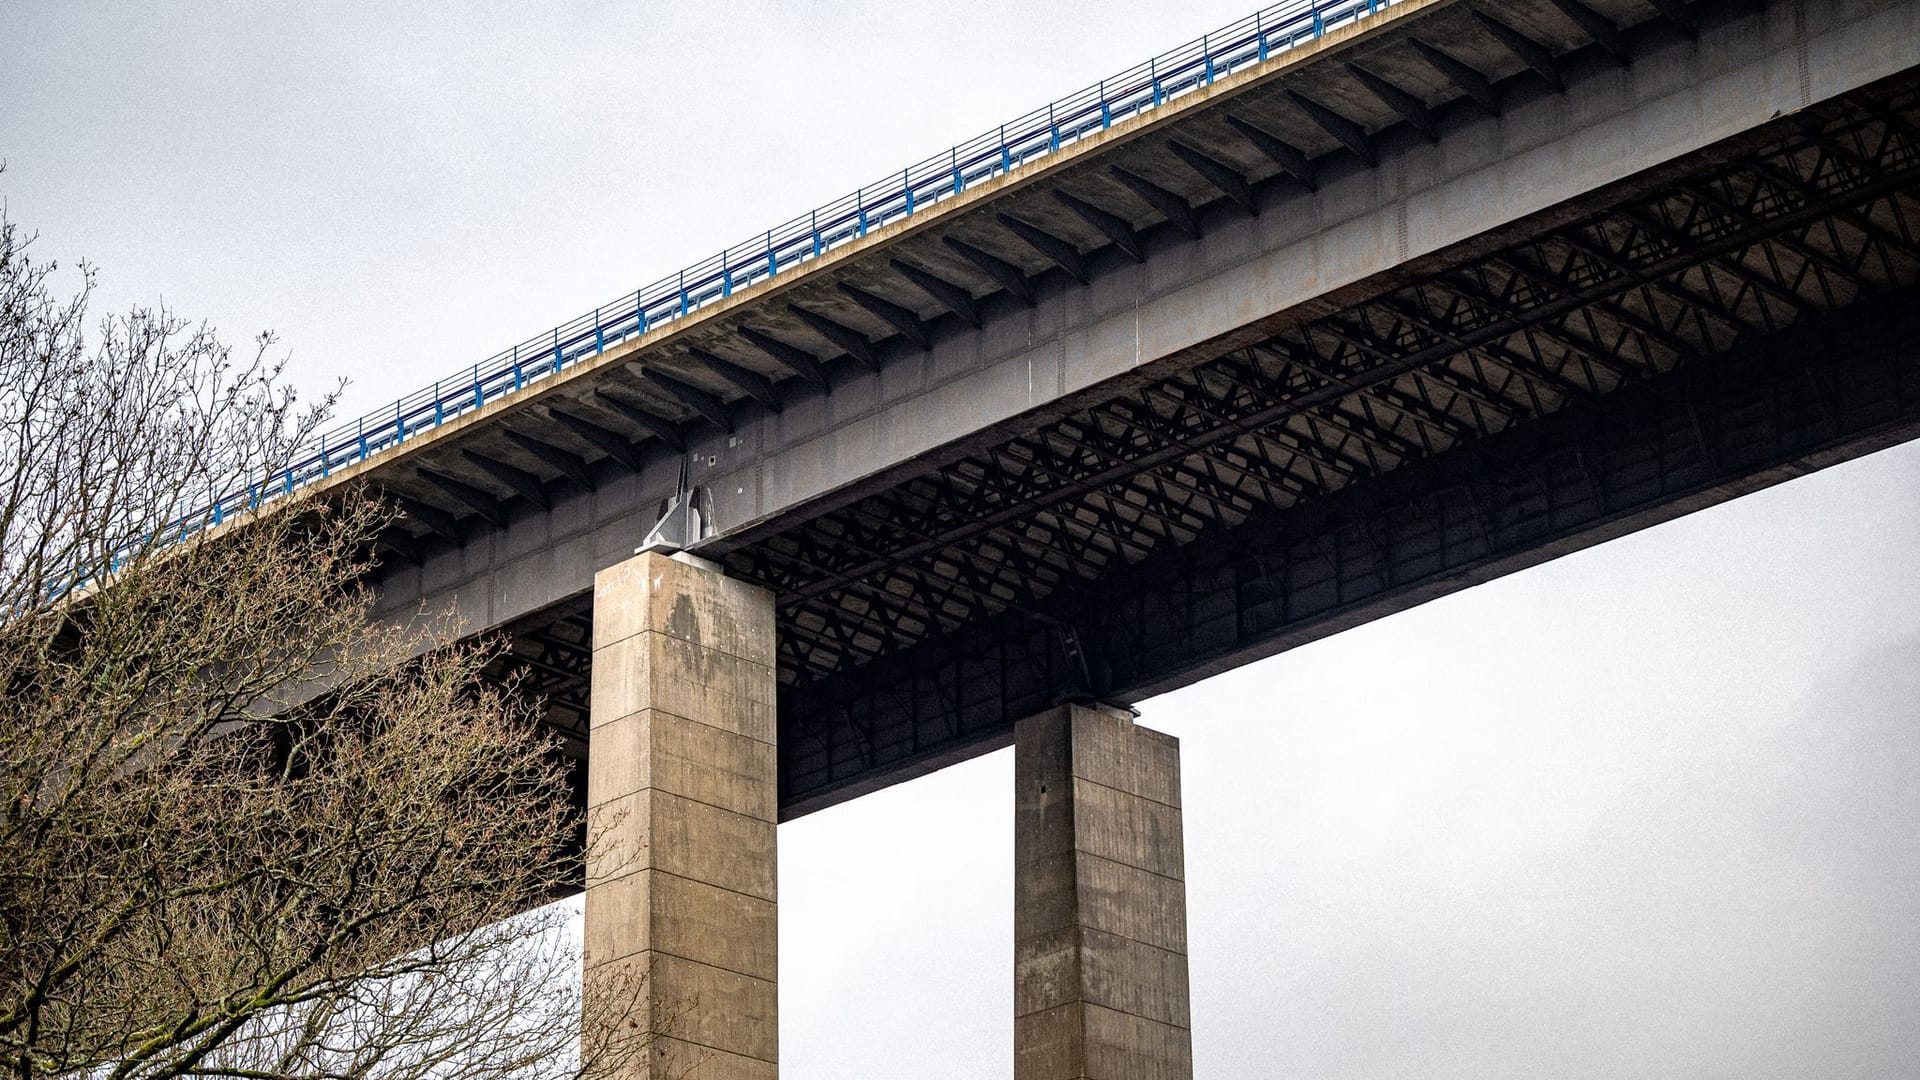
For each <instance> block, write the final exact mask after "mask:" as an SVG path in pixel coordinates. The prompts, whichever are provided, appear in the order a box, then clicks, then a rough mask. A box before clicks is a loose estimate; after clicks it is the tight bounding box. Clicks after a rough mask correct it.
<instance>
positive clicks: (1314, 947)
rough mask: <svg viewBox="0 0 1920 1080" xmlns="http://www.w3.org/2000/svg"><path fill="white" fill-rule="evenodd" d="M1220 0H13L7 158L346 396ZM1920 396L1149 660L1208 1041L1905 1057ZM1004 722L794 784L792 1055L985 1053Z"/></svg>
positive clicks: (59, 237)
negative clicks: (1576, 522) (1223, 649)
mask: <svg viewBox="0 0 1920 1080" xmlns="http://www.w3.org/2000/svg"><path fill="white" fill-rule="evenodd" d="M1245 3H1246V0H1233V2H1221V0H1191V2H1188V3H1183V4H1166V3H1158V4H1150V3H1143V2H1136V0H1112V2H1107V3H1098V4H1096V3H1087V2H1079V0H1067V2H1058V3H1053V4H1045V5H1035V4H1031V3H1025V2H1016V0H971V2H969V3H966V4H943V5H924V6H922V5H913V4H901V3H880V2H878V0H873V2H830V3H809V4H773V3H754V2H748V3H737V4H730V5H726V6H720V5H713V6H706V5H700V4H645V5H614V4H557V3H549V4H539V5H507V4H464V5H445V6H441V7H438V8H437V9H434V10H432V11H430V12H429V11H427V10H426V6H425V5H419V6H418V7H419V8H420V9H421V10H420V11H418V12H415V13H407V12H403V11H397V10H388V6H387V5H374V4H371V3H369V4H365V5H359V6H349V5H341V4H328V3H306V4H302V5H300V6H298V7H295V6H293V5H279V6H273V7H270V6H268V5H259V4H251V3H233V4H212V3H191V4H189V3H179V4H167V5H159V4H155V5H150V6H144V7H136V6H135V5H133V4H126V3H115V4H90V3H79V2H61V3H45V2H37V0H30V2H23V0H5V2H0V159H4V160H5V161H6V162H7V172H6V173H5V174H4V175H3V176H0V197H4V198H5V200H6V203H7V207H8V212H9V214H10V215H11V217H12V218H13V219H14V220H15V221H17V222H20V223H23V224H25V225H27V226H29V227H32V228H37V229H38V230H39V231H40V233H41V236H42V239H41V244H42V247H41V254H42V255H43V256H50V255H56V254H57V255H60V256H62V257H63V258H69V259H71V258H72V257H76V256H80V257H85V258H86V259H89V260H91V261H93V262H94V263H96V264H97V265H98V266H99V267H100V269H101V274H102V278H101V280H102V292H101V294H100V297H99V300H100V302H101V304H102V305H104V309H111V308H116V307H123V306H125V305H126V304H128V303H132V302H145V303H151V302H153V301H155V300H158V299H162V298H164V299H165V300H166V302H167V303H169V304H170V305H172V306H174V307H175V308H176V309H178V310H179V311H180V312H181V313H183V314H187V315H191V316H193V317H196V318H199V317H206V318H209V319H211V320H213V321H214V322H215V323H216V324H217V325H218V326H219V327H220V328H222V329H223V330H224V331H225V332H226V334H227V336H228V337H229V338H230V339H231V340H244V339H245V338H247V337H248V336H250V335H252V334H253V333H255V332H257V331H259V330H261V329H265V328H272V329H274V330H276V331H278V333H279V334H280V337H281V339H282V342H283V345H284V347H285V348H286V349H287V350H288V352H289V354H290V355H291V357H292V361H293V369H294V374H295V377H296V378H297V379H298V381H299V382H300V384H301V385H303V386H305V387H308V388H309V389H311V390H313V391H320V390H324V389H326V388H328V387H330V386H331V385H333V383H334V382H336V381H337V380H338V379H340V378H343V377H344V378H347V379H350V380H351V385H350V388H349V390H348V393H347V398H346V401H345V403H344V414H345V415H349V416H350V415H354V414H357V413H358V412H361V411H365V410H366V409H369V408H372V407H374V406H376V405H379V404H381V403H383V402H385V401H388V400H390V399H392V398H395V397H397V396H399V395H400V394H402V393H404V392H407V391H410V390H413V389H415V388H416V387H418V386H419V385H421V384H423V383H425V382H428V381H431V380H432V379H434V378H436V377H438V376H440V375H443V374H444V375H451V374H453V373H454V372H456V371H458V370H459V369H460V368H462V367H463V366H466V365H470V364H472V363H473V362H475V361H477V360H479V359H481V358H483V357H485V356H487V355H489V354H491V353H492V352H494V351H495V350H497V349H499V348H502V347H504V346H506V345H508V344H510V343H512V342H514V341H517V340H520V339H523V338H526V337H528V336H531V335H532V334H534V333H537V332H539V331H540V330H542V329H543V328H545V327H548V326H551V325H552V324H553V323H555V322H556V321H559V320H562V319H566V318H570V317H572V316H574V315H577V314H579V313H580V312H581V311H583V310H586V309H588V308H590V307H592V306H593V305H594V304H595V303H597V302H600V301H604V300H607V299H610V298H611V297H613V296H615V295H618V294H620V293H622V292H625V291H630V290H632V289H633V288H635V287H636V286H638V285H641V284H643V283H646V282H649V281H652V280H654V279H655V278H658V277H660V276H663V275H665V274H667V273H670V272H672V271H673V270H675V269H677V268H678V267H680V266H681V265H684V264H687V263H690V262H693V261H695V260H697V259H699V258H702V257H705V256H707V255H710V254H712V253H714V252H715V251H717V250H718V249H719V248H720V247H722V246H723V245H727V244H731V243H734V242H736V241H739V240H742V239H744V238H746V237H748V236H751V235H753V234H754V233H756V232H759V231H762V230H764V229H765V228H767V227H768V226H769V225H772V224H775V223H777V222H779V221H783V220H785V219H787V218H788V217H791V216H793V215H794V214H797V213H800V212H803V211H805V210H806V209H808V208H809V207H811V206H813V205H815V204H817V203H821V202H824V201H827V200H829V199H832V198H835V197H837V196H839V195H842V194H844V193H846V192H847V191H850V190H851V189H852V188H853V187H854V186H856V185H858V184H861V183H865V182H868V181H872V180H875V179H877V178H878V177H880V176H882V175H883V174H886V173H888V172H890V171H894V170H897V169H898V168H899V167H901V166H902V165H905V164H906V163H908V162H910V161H915V160H918V159H920V158H922V157H924V156H927V155H929V154H931V153H933V152H935V151H937V150H940V149H942V148H944V147H945V146H947V145H949V144H951V143H953V142H955V141H958V140H961V139H964V138H967V137H970V136H972V135H975V134H977V133H978V132H980V131H981V130H984V129H986V128H988V127H989V126H991V125H993V124H997V123H998V122H999V121H1001V120H1003V119H1006V118H1009V117H1011V116H1013V115H1015V114H1018V113H1020V112H1023V111H1025V110H1026V109H1028V108H1031V107H1033V106H1036V105H1039V104H1041V103H1043V102H1044V101H1046V100H1047V99H1048V98H1051V97H1055V96H1058V95H1060V94H1063V93H1065V92H1068V91H1071V90H1074V89H1077V88H1079V87H1080V86H1082V85H1084V84H1087V83H1090V82H1092V81H1093V80H1095V79H1096V78H1099V77H1101V76H1103V75H1106V74H1108V73H1110V72H1111V71H1114V70H1117V69H1119V68H1122V67H1125V66H1127V65H1128V64H1131V63H1133V62H1134V61H1136V60H1140V59H1143V58H1144V57H1146V56H1147V55H1148V54H1150V53H1153V52H1156V51H1159V50H1161V49H1164V48H1167V47H1169V46H1172V45H1175V44H1178V43H1180V42H1182V41H1184V40H1186V39H1188V38H1192V37H1196V36H1198V35H1199V34H1200V33H1201V32H1202V31H1206V30H1211V29H1213V28H1214V27H1215V26H1217V25H1219V24H1222V23H1225V22H1227V21H1230V20H1232V19H1234V18H1237V17H1239V16H1241V15H1244V14H1247V10H1243V5H1244V4H1245ZM1916 555H1920V446H1909V447H1904V448H1900V449H1897V450H1894V451H1890V452H1887V453H1883V454H1880V455H1877V456H1875V457H1872V458H1868V459H1864V460H1862V461H1858V462H1855V463H1853V464H1850V465H1846V466H1842V467H1839V468H1836V469H1832V470H1829V471H1827V472H1824V473H1820V474H1817V475H1815V476H1812V477H1808V478H1805V479H1802V480H1797V481H1795V482H1793V483H1791V484H1787V485H1784V486H1782V487H1778V488H1774V489H1772V490H1769V491H1766V492H1763V493H1761V494H1758V495H1754V496H1751V497H1748V498H1746V499H1743V500H1740V501H1738V502H1736V503H1733V504H1731V505H1728V506H1725V507H1721V508H1719V509H1716V510H1711V511H1707V512H1704V513H1701V514H1696V515H1694V516H1692V517H1689V518H1685V519H1682V520H1681V521H1678V522H1674V523H1671V524H1668V525H1665V526H1661V527H1659V528H1655V529H1652V530H1649V531H1646V532H1643V533H1640V534H1637V535H1635V536H1632V537H1629V538H1627V539H1624V540H1619V541H1615V542H1613V543H1611V544H1608V545H1606V546H1605V547H1602V548H1599V549H1595V550H1592V551H1588V552H1584V553H1581V554H1578V555H1574V556H1570V557H1567V558H1564V559H1561V560H1558V561H1556V562H1554V563H1550V564H1548V565H1546V566H1543V567H1539V568H1536V569H1534V570H1530V571H1527V572H1524V573H1520V574H1516V575H1513V576H1511V577H1508V578H1504V579H1502V580H1499V581H1496V582H1493V583H1491V584H1487V585H1482V586H1479V587H1477V588H1474V589H1472V590H1471V591H1468V592H1465V593H1461V594H1457V595H1454V596H1452V597H1449V598H1446V599H1443V600H1440V601H1436V602H1434V603H1431V604H1428V605H1426V606H1424V607H1421V608H1417V609H1415V610H1413V611H1409V612H1406V613H1403V614H1400V615H1396V616H1393V617H1391V618H1388V619H1384V620H1381V621H1379V622H1376V623H1373V624H1370V625H1368V626H1365V627H1362V628H1360V629H1357V630H1352V631H1349V632H1347V633H1344V634H1341V635H1339V636H1337V637H1334V638H1331V639H1328V640H1326V641H1322V642H1319V643H1317V644H1314V645H1310V646H1307V647H1305V648H1301V649H1297V650H1294V651H1292V652H1290V653H1286V654H1283V655H1281V656H1278V657H1275V658H1273V659H1271V660H1268V661H1265V662H1262V663H1259V664H1255V665H1251V666H1249V667H1246V668H1243V669H1241V670H1239V671H1236V672H1233V673H1231V674H1228V675H1224V676H1220V677H1218V678H1215V679H1212V680H1210V681H1208V682H1206V683H1203V684H1201V685H1199V686H1196V687H1192V688H1190V689H1188V690H1185V691H1181V692H1179V693H1175V694H1170V695H1168V696H1166V697H1164V698H1161V699H1158V700H1155V701H1152V702H1149V703H1147V704H1146V705H1145V706H1144V707H1143V713H1144V715H1143V722H1144V723H1147V724H1150V725H1152V726H1154V727H1158V728H1161V729H1164V730H1167V731H1170V732H1173V733H1174V734H1176V735H1178V736H1180V738H1181V739H1182V743H1183V745H1182V754H1183V767H1184V770H1185V775H1186V785H1185V793H1186V830H1187V831H1186V843H1187V858H1188V867H1187V872H1188V878H1189V885H1188V889H1189V892H1188V904H1189V916H1188V918H1189V925H1190V928H1191V939H1192V950H1193V951H1192V980H1193V1024H1194V1047H1195V1058H1196V1065H1197V1069H1196V1071H1197V1074H1198V1075H1200V1076H1203V1077H1208V1078H1247V1080H1253V1078H1261V1080H1265V1078H1268V1077H1275V1076H1297V1077H1324V1078H1344V1077H1354V1078H1361V1077H1365V1078H1370V1080H1378V1078H1387V1077H1401V1076H1405V1077H1416V1076H1417V1077H1422V1078H1431V1077H1446V1076H1461V1077H1469V1076H1470V1077H1476V1078H1478V1077H1515V1078H1519V1077H1529V1078H1531V1077H1537V1076H1542V1075H1551V1076H1591V1077H1641V1076H1644V1077H1670V1076H1725V1077H1742V1078H1749V1077H1753V1078H1758V1077H1802V1076H1810V1075H1820V1076H1823V1077H1854V1076H1857V1077H1882V1076H1893V1075H1915V1074H1920V1039H1916V1036H1915V1035H1914V1034H1913V1030H1912V1029H1914V1028H1915V1027H1916V1025H1915V1023H1914V1016H1915V1006H1914V1002H1915V1001H1916V1000H1920V887H1917V886H1916V880H1917V879H1920V723H1916V721H1917V720H1920V558H1916ZM1011 784H1012V761H1011V756H1010V755H1009V754H1007V753H999V754H993V755H989V756H987V757H984V758H981V759H977V760H975V761H973V762H970V763H967V764H965V765H961V766H956V767H954V768H951V769H948V770H946V771H944V772H941V773H938V774H936V775H934V776H930V777H927V778H925V779H922V780H919V781H915V782H913V783H910V784H906V785H902V786H900V787H897V788H894V789H891V790H889V791H886V792H883V793H880V794H878V795H874V796H870V797H867V798H864V799H861V800H858V801H856V802H854V803H851V804H847V805H844V806H841V807H837V808H835V809H832V810H828V811H824V812H821V813H818V814H815V815H813V816H811V817H807V818H804V819H801V820H800V821H797V822H793V823H790V824H788V825H785V826H782V828H781V833H780V843H781V865H780V885H781V917H780V933H781V954H780V965H781V1009H782V1024H781V1056H782V1074H783V1076H784V1077H786V1078H787V1080H828V1078H836V1080H837V1078H841V1077H869V1076H871V1077H939V1078H947V1077H952V1078H960V1077H968V1078H973V1077H988V1078H991V1077H1008V1076H1010V1075H1011V1072H1012V1068H1011V1046H1012V1019H1011V1011H1012V987H1011V981H1010V980H1011V967H1012V916H1011V906H1010V905H1011V891H1012V797H1011V796H1012V793H1011Z"/></svg>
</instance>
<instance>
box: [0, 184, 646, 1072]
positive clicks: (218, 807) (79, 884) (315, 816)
mask: <svg viewBox="0 0 1920 1080" xmlns="http://www.w3.org/2000/svg"><path fill="white" fill-rule="evenodd" d="M32 247H33V241H31V239H30V238H29V237H27V236H25V235H24V234H22V233H20V232H19V231H18V230H17V228H16V227H15V226H14V224H12V223H11V222H9V221H7V220H6V218H5V216H4V213H3V212H0V1068H3V1069H5V1070H6V1071H8V1072H10V1073H11V1074H12V1075H14V1076H16V1077H19V1078H21V1080H28V1078H31V1077H35V1076H43V1075H44V1076H71V1075H77V1074H82V1073H85V1074H89V1075H95V1076H102V1077H106V1076H111V1077H168V1076H228V1077H249V1078H269V1077H281V1076H288V1077H291V1076H339V1077H360V1076H376V1075H377V1076H383V1077H387V1076H391V1077H400V1078H410V1077H421V1078H425V1077H429V1076H431V1077H474V1078H486V1077H499V1078H503V1080H504V1078H506V1077H527V1078H536V1077H548V1076H556V1077H557V1076H575V1075H600V1074H608V1073H611V1072H615V1071H618V1070H619V1069H620V1068H621V1066H622V1065H623V1063H624V1062H626V1061H627V1060H629V1059H631V1058H633V1057H634V1056H635V1055H637V1054H640V1053H644V1052H645V1049H646V1048H645V1046H644V1045H643V1044H642V1039H641V1037H640V1036H638V1035H632V1034H630V1032H631V1031H634V1030H637V1029H631V1028H628V1027H626V1026H624V1025H623V1024H622V1022H621V1020H620V1016H621V1014H622V1011H623V1010H622V1009H621V1008H619V1005H620V1004H621V1002H622V1001H623V1000H624V999H623V998H622V996H621V995H620V994H618V993H615V994H610V995H606V996H605V997H603V998H601V999H600V1001H601V1003H602V1007H603V1009H604V1010H605V1011H604V1013H603V1014H601V1015H598V1016H595V1017H589V1018H588V1023H587V1024H586V1025H585V1030H584V1031H583V1029H582V1022H581V1001H580V993H579V984H578V970H579V967H578V964H579V961H578V956H577V952H576V948H577V946H575V945H574V944H573V943H572V942H571V941H570V940H566V939H565V937H564V936H563V935H556V934H555V930H556V929H557V928H559V927H560V926H561V925H562V923H563V922H564V918H565V917H564V913H562V912H559V911H555V910H553V909H546V910H540V909H533V910H531V911H529V910H528V909H529V908H530V907H532V905H534V904H535V903H537V902H539V901H542V900H545V899H547V898H550V897H552V896H553V895H555V894H556V892H557V891H558V890H559V889H561V888H562V887H563V886H564V885H565V884H566V883H567V882H568V881H569V880H570V873H571V872H572V871H574V870H575V869H576V868H577V865H578V862H577V860H578V858H579V854H578V845H577V843H574V842H572V838H573V837H575V836H576V835H577V830H578V829H579V822H578V820H577V817H576V815H575V814H574V813H572V812H571V811H570V810H569V809H568V800H567V797H566V795H567V792H566V788H565V781H564V777H563V774H562V772H561V770H560V768H559V766H558V765H557V764H556V761H555V758H554V756H553V753H552V748H551V747H550V745H549V744H548V743H547V742H546V741H545V740H543V739H542V738H541V737H540V736H539V734H538V733H537V730H536V727H535V725H534V723H533V718H532V715H531V712H530V710H529V709H528V707H526V706H525V705H523V704H521V703H518V702H516V701H514V700H513V699H512V698H511V697H510V696H509V695H506V694H504V693H502V692H501V691H499V690H497V689H492V688H489V687H487V686H485V685H482V683H481V681H480V680H479V678H478V674H479V669H480V666H481V664H482V663H483V662H484V660H485V658H486V650H485V649H483V648H477V647H462V648H436V649H430V650H427V651H425V652H424V654H423V652H422V649H421V647H420V641H419V640H418V634H419V633H421V632H422V631H421V630H420V629H418V628H414V629H402V628H394V627H381V626H377V625H375V623H374V622H373V621H372V620H371V619H370V618H369V607H368V601H369V598H368V595H367V592H366V590H365V588H364V587H363V585H362V582H363V581H364V580H365V575H366V572H367V570H368V568H369V559H370V555H369V552H370V551H371V550H372V545H371V544H370V542H369V541H370V539H371V538H372V537H373V536H374V535H375V533H376V531H377V530H378V529H379V528H380V527H382V525H383V524H385V522H386V511H385V510H383V509H382V508H381V507H380V506H379V505H377V504H376V503H374V502H372V501H370V500H367V499H365V498H360V497H356V496H333V497H330V498H329V499H327V500H326V501H324V502H323V501H319V500H311V499H309V500H301V499H299V498H298V497H296V496H292V495H288V496H285V497H283V498H281V499H280V500H279V502H278V503H276V504H275V507H274V508H273V510H272V512H265V511H262V512H259V513H254V514H251V515H247V516H246V519H245V520H244V521H241V522H238V523H236V522H233V521H227V522H224V523H222V524H221V525H220V526H219V527H217V528H203V529H199V530H197V531H195V530H194V529H192V528H190V526H192V525H195V524H198V523H200V519H199V518H198V517H197V516H196V514H194V513H188V512H189V511H195V510H196V509H197V508H200V507H204V506H207V505H208V504H209V503H211V502H212V501H213V500H214V499H215V498H216V497H217V496H219V495H221V494H222V493H223V492H228V491H232V490H235V488H234V485H236V484H244V483H246V482H247V481H248V480H249V479H250V478H251V479H253V480H255V481H258V480H259V479H260V478H262V477H265V476H268V475H270V474H272V473H274V472H275V470H276V469H278V468H283V467H284V465H285V463H286V462H287V460H288V458H289V454H290V453H291V451H292V450H293V448H295V447H296V446H298V445H299V444H300V443H301V442H302V441H303V440H304V439H305V438H306V436H307V435H308V434H309V433H311V432H312V431H313V430H314V427H315V425H316V424H317V423H318V422H319V421H320V420H321V418H322V417H323V416H324V414H325V409H326V406H327V405H328V404H329V403H330V402H322V403H321V404H320V405H319V406H318V407H303V406H301V405H300V404H299V403H297V401H296V400H295V398H294V396H293V395H292V394H291V393H290V392H288V391H287V390H286V388H285V386H284V383H283V380H282V377H281V371H280V368H279V366H278V365H277V364H276V363H275V362H274V361H273V360H272V359H271V358H270V356H269V353H270V351H271V342H270V340H269V339H265V338H263V339H262V340H261V341H260V342H259V343H258V347H257V349H256V350H255V351H254V353H253V355H252V357H251V358H250V359H236V358H235V357H234V356H233V355H232V354H231V353H230V352H229V350H228V349H227V348H226V347H224V346H223V345H221V344H220V342H219V341H218V339H217V338H216V337H215V335H214V334H212V333H211V332H209V331H208V330H207V329H206V328H204V327H193V326H190V325H187V324H185V323H183V322H182V321H181V320H179V319H177V318H176V317H174V316H173V315H171V314H170V313H168V312H167V311H165V310H136V311H133V312H131V313H130V314H128V315H125V316H122V317H118V318H112V319H108V320H104V321H102V322H101V323H100V325H99V326H98V328H97V330H95V331H94V332H92V333H91V334H89V333H88V332H87V331H86V327H85V323H86V320H87V305H88V297H89V294H90V293H91V291H92V288H93V280H92V274H91V271H89V270H87V269H85V268H84V267H83V268H81V270H80V271H79V275H80V276H79V279H78V283H77V287H76V288H75V290H74V291H73V293H72V294H71V295H67V296H62V295H60V293H59V292H58V290H57V289H56V285H57V284H58V283H59V282H60V280H61V279H60V278H59V277H58V276H57V275H56V269H55V267H54V266H53V264H51V263H47V262H43V261H37V260H36V259H35V258H34V257H33V254H34V253H33V252H32V251H30V248H32ZM424 632H426V633H429V634H431V633H432V632H433V628H431V627H429V628H426V630H425V631H424ZM316 687H319V688H324V692H321V693H317V694H316V693H315V688H316ZM626 989H627V990H630V991H631V993H630V994H629V995H627V996H628V997H631V996H633V995H637V994H638V992H639V987H637V986H634V987H629V988H626ZM583 1047H584V1049H583Z"/></svg>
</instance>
